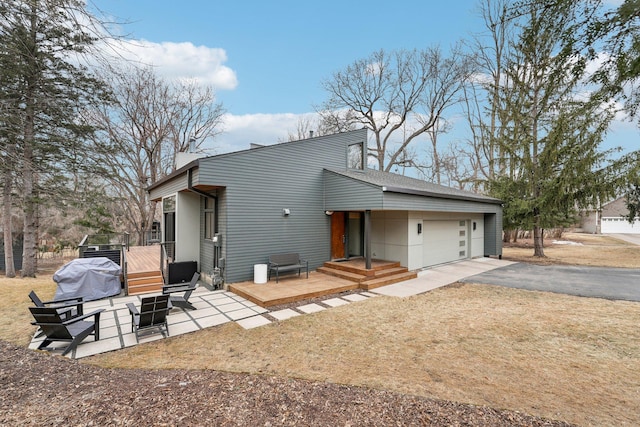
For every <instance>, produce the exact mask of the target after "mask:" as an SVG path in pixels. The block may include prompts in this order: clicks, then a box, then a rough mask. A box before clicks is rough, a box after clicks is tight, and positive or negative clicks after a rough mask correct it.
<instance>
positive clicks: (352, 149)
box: [347, 142, 364, 170]
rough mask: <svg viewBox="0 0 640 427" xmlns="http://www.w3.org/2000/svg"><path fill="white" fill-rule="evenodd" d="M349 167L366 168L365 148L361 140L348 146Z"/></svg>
mask: <svg viewBox="0 0 640 427" xmlns="http://www.w3.org/2000/svg"><path fill="white" fill-rule="evenodd" d="M347 168H348V169H359V170H362V169H364V150H363V149H362V143H361V142H360V143H358V144H351V145H349V146H348V147H347Z"/></svg>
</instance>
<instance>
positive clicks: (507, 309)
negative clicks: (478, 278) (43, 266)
mask: <svg viewBox="0 0 640 427" xmlns="http://www.w3.org/2000/svg"><path fill="white" fill-rule="evenodd" d="M591 237H593V236H587V238H589V239H591ZM572 240H573V239H572ZM597 242H598V240H597V239H595V240H594V242H593V244H585V245H584V246H582V247H576V246H561V247H559V248H557V249H558V251H557V253H555V254H551V253H548V254H549V256H550V258H552V257H555V258H552V259H556V260H557V261H556V262H563V263H568V262H569V261H568V260H570V259H574V258H575V257H576V255H575V253H574V251H575V250H576V249H580V251H584V250H585V248H590V250H591V252H592V253H596V255H593V256H591V255H588V253H587V252H588V251H585V252H584V253H582V255H580V256H579V257H578V258H579V259H580V260H584V261H585V262H587V263H588V262H590V260H593V259H601V260H602V259H603V256H602V255H603V253H606V258H609V259H608V262H610V263H611V264H614V265H620V258H624V257H628V256H629V254H630V252H629V250H633V249H634V247H633V246H630V245H627V244H620V243H616V242H613V241H608V240H600V242H601V243H602V244H599V245H598V244H596V243H597ZM607 248H610V251H604V249H607ZM509 251H510V249H509ZM530 251H531V250H530ZM554 251H555V250H554ZM530 253H531V252H529V255H530ZM611 264H609V265H611ZM630 264H632V263H631V262H630ZM600 265H602V264H600ZM605 265H606V264H605ZM43 282H46V281H43ZM1 283H2V284H3V285H4V284H5V283H7V284H8V285H9V286H8V288H9V290H10V291H9V292H6V293H5V295H8V297H7V298H3V300H2V301H0V313H1V315H0V324H1V325H2V326H3V327H2V328H0V334H1V335H0V338H2V339H5V340H8V341H12V342H19V343H21V344H26V342H27V341H28V332H31V331H32V329H29V328H25V324H27V325H28V321H29V319H28V316H27V314H28V312H27V311H26V306H27V305H28V298H27V293H28V292H29V290H30V289H32V288H33V289H36V292H38V293H42V295H43V298H44V297H48V296H50V295H51V294H52V293H53V285H52V284H53V282H50V281H49V282H47V283H42V284H41V285H38V286H41V287H38V288H37V287H36V282H35V281H28V282H26V283H23V282H22V281H20V280H17V281H16V283H13V282H11V283H9V282H8V281H5V280H2V281H1ZM3 289H4V287H3ZM21 290H22V291H21ZM47 290H49V292H50V294H49V295H47V293H46V292H47ZM21 292H22V293H21ZM21 311H22V312H24V313H21ZM639 320H640V304H639V303H633V302H625V301H608V300H602V299H594V298H579V297H573V296H564V295H557V294H548V293H541V292H528V291H522V290H516V289H507V288H501V287H496V286H488V285H452V286H448V287H445V288H441V289H438V290H435V291H432V292H429V293H427V294H424V295H420V296H416V297H411V298H404V299H400V298H389V297H378V298H373V299H370V300H368V301H365V302H361V303H353V304H350V305H348V306H343V307H338V308H332V309H330V310H326V311H324V312H321V313H317V314H313V315H305V316H299V317H296V318H293V319H289V320H287V321H284V322H277V323H273V324H271V325H268V326H265V327H261V328H257V329H252V330H243V329H242V328H240V327H239V326H237V325H236V324H235V323H234V324H226V325H223V326H221V327H217V328H210V329H207V330H203V331H199V332H196V333H192V334H188V335H183V336H178V337H175V338H171V339H167V340H161V341H155V342H152V343H149V344H145V345H140V346H137V347H134V348H129V349H126V350H121V351H118V352H113V353H109V354H104V355H100V356H95V357H92V358H90V359H89V360H87V362H88V363H93V364H97V365H100V366H107V367H116V368H136V367H145V368H189V369H218V370H224V371H233V372H250V373H259V374H269V375H279V376H288V377H299V378H307V379H312V380H320V381H329V382H335V383H344V384H353V385H364V386H367V387H374V388H380V389H385V390H393V391H399V392H402V393H407V394H415V395H422V396H429V397H436V398H440V399H446V400H454V401H460V402H468V403H474V404H483V405H489V406H493V407H497V408H509V409H515V410H518V411H522V412H526V413H529V414H533V415H539V416H543V417H548V418H553V419H559V420H564V421H568V422H573V423H577V424H580V425H598V426H601V425H611V426H613V425H615V426H622V425H640V414H638V411H637V410H636V409H634V408H638V407H640V328H638V321H639ZM25 331H26V332H25ZM23 334H26V336H25V335H23Z"/></svg>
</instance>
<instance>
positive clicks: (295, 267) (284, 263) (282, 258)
mask: <svg viewBox="0 0 640 427" xmlns="http://www.w3.org/2000/svg"><path fill="white" fill-rule="evenodd" d="M302 269H305V270H306V271H307V279H308V278H309V261H307V260H304V259H302V258H300V255H299V254H296V253H291V254H278V255H269V277H268V278H269V279H271V272H272V271H275V272H276V283H278V279H279V278H280V273H288V272H291V271H298V276H300V270H302Z"/></svg>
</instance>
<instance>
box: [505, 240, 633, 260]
mask: <svg viewBox="0 0 640 427" xmlns="http://www.w3.org/2000/svg"><path fill="white" fill-rule="evenodd" d="M562 240H565V241H571V242H575V243H580V245H579V246H568V245H557V244H553V243H552V239H547V241H545V248H544V253H545V255H546V258H543V259H540V258H536V257H534V256H533V242H532V241H531V239H528V240H527V239H523V240H519V241H518V242H517V243H515V244H514V243H511V244H509V245H507V246H506V247H505V248H504V258H505V259H509V260H512V261H519V262H528V263H535V264H568V265H590V266H599V267H623V268H640V246H637V245H633V244H631V243H627V242H624V241H622V240H618V239H615V238H613V237H609V236H603V235H601V234H600V235H598V234H582V233H565V234H564V235H563V238H562Z"/></svg>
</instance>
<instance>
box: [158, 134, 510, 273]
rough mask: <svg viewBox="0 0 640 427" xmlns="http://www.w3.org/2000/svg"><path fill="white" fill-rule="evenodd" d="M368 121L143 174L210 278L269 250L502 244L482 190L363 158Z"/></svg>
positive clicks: (423, 255) (433, 257) (416, 261)
mask: <svg viewBox="0 0 640 427" xmlns="http://www.w3.org/2000/svg"><path fill="white" fill-rule="evenodd" d="M366 159H367V131H366V129H362V130H357V131H351V132H345V133H340V134H335V135H329V136H320V137H315V138H309V139H304V140H300V141H293V142H285V143H280V144H275V145H269V146H259V147H254V148H251V149H248V150H244V151H239V152H234V153H228V154H222V155H217V156H211V157H204V158H199V159H195V160H192V161H190V162H189V163H187V164H185V165H184V166H182V167H180V168H179V169H178V170H176V172H174V173H173V174H171V175H169V176H167V177H166V178H164V179H162V180H161V181H158V182H156V183H153V184H152V185H151V186H150V187H149V188H148V191H149V193H150V195H151V199H152V200H153V201H156V202H160V203H161V206H162V212H163V214H162V234H163V241H164V242H174V243H173V250H174V254H173V256H174V260H175V261H177V262H180V261H196V262H197V266H198V271H200V272H201V273H202V277H203V278H204V279H205V280H207V281H210V280H211V275H212V272H213V269H214V267H216V266H218V265H219V262H220V261H219V260H220V259H224V267H225V269H224V272H225V277H224V279H225V281H226V282H227V283H235V282H240V281H245V280H250V279H251V278H252V277H253V272H254V270H253V266H254V265H255V264H264V263H266V262H267V259H268V257H269V255H270V254H278V253H288V252H296V253H299V254H300V255H301V256H303V257H304V258H305V259H307V260H308V261H309V268H310V269H311V270H313V269H316V268H318V267H320V266H321V265H322V264H323V263H324V262H326V261H330V260H343V259H351V258H354V257H362V258H364V259H365V260H366V261H370V260H371V259H382V260H389V261H399V262H400V264H401V265H402V266H404V267H407V268H408V269H409V270H418V269H421V268H424V267H429V266H432V265H436V264H441V263H446V262H451V261H456V260H460V259H467V258H472V257H481V256H500V255H501V254H502V239H501V233H502V205H501V201H500V200H497V199H493V198H490V197H486V196H482V195H478V194H475V193H470V192H466V191H461V190H456V189H452V188H448V187H444V186H440V185H435V184H431V183H428V182H425V181H421V180H417V179H413V178H408V177H404V176H401V175H397V174H391V173H386V172H380V171H377V170H372V169H369V168H367V162H366Z"/></svg>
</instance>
